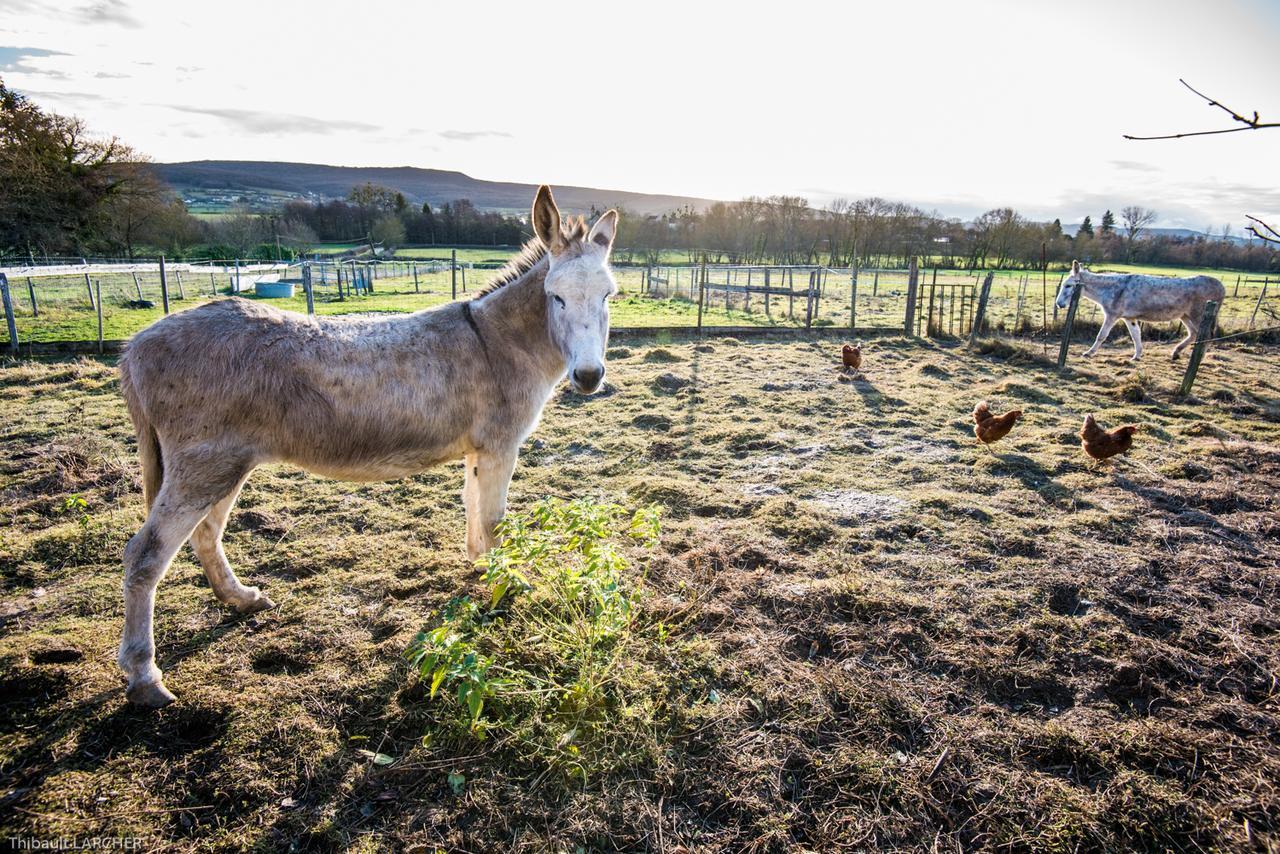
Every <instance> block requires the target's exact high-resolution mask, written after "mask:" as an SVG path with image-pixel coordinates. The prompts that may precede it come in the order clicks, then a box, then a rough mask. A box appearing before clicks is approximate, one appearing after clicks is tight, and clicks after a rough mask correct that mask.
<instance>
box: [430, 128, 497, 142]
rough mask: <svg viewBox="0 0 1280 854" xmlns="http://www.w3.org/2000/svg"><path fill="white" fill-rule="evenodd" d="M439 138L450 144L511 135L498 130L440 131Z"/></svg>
mask: <svg viewBox="0 0 1280 854" xmlns="http://www.w3.org/2000/svg"><path fill="white" fill-rule="evenodd" d="M440 136H442V137H444V138H445V139H447V140H449V141H450V142H475V141H476V140H477V139H484V138H485V137H487V136H488V137H506V138H508V139H510V138H511V134H509V133H506V132H504V131H500V130H442V131H440Z"/></svg>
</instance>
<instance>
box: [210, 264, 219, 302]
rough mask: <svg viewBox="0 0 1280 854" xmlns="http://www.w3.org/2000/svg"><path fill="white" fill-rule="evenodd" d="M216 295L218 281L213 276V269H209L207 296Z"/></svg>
mask: <svg viewBox="0 0 1280 854" xmlns="http://www.w3.org/2000/svg"><path fill="white" fill-rule="evenodd" d="M210 266H212V265H210ZM217 295H218V283H217V282H216V281H215V280H214V278H213V270H210V271H209V296H211V297H216V296H217Z"/></svg>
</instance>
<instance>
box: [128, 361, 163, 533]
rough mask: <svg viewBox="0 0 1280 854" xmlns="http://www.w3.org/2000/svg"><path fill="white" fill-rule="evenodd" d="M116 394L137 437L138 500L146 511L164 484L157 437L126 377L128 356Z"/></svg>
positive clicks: (129, 379) (135, 390)
mask: <svg viewBox="0 0 1280 854" xmlns="http://www.w3.org/2000/svg"><path fill="white" fill-rule="evenodd" d="M120 390H121V391H122V392H124V402H125V405H126V406H127V407H128V409H129V419H130V420H131V421H133V432H134V433H135V435H137V437H138V462H139V463H141V465H142V498H143V500H144V501H145V502H146V505H147V509H148V510H150V509H151V504H152V503H153V502H154V501H155V500H156V495H158V494H159V492H160V486H161V484H162V483H164V460H163V458H162V457H161V453H160V437H159V436H158V435H156V429H155V428H154V427H152V426H151V420H150V419H148V418H147V415H146V413H145V412H144V411H143V409H142V401H140V400H138V390H137V389H136V388H134V385H133V381H132V378H131V377H130V375H129V356H128V352H127V351H126V353H125V356H124V357H123V358H121V359H120Z"/></svg>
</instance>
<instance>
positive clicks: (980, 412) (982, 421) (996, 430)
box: [973, 400, 1022, 445]
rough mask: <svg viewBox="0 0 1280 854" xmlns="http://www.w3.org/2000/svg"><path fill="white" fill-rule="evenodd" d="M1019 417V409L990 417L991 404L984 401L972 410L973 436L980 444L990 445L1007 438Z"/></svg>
mask: <svg viewBox="0 0 1280 854" xmlns="http://www.w3.org/2000/svg"><path fill="white" fill-rule="evenodd" d="M1021 417H1022V410H1021V409H1010V410H1009V411H1008V412H1006V413H1004V414H1003V415H992V414H991V404H989V403H987V402H986V401H985V400H984V401H982V402H981V403H979V404H978V405H977V406H975V407H974V408H973V435H975V436H977V437H978V441H979V442H981V443H982V444H984V445H990V444H991V443H992V442H995V441H997V440H999V439H1003V438H1004V437H1005V436H1008V435H1009V431H1010V430H1012V429H1013V425H1014V424H1016V423H1018V419H1019V418H1021Z"/></svg>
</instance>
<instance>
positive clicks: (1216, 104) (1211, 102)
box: [1178, 77, 1258, 128]
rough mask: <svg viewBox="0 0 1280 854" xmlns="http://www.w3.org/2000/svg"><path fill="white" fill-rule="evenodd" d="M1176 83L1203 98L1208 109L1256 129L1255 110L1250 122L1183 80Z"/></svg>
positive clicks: (1256, 116)
mask: <svg viewBox="0 0 1280 854" xmlns="http://www.w3.org/2000/svg"><path fill="white" fill-rule="evenodd" d="M1178 82H1179V83H1181V84H1182V85H1183V86H1186V87H1187V88H1188V89H1190V90H1191V91H1192V92H1195V93H1196V94H1197V95H1199V96H1200V97H1201V98H1204V99H1205V100H1206V101H1208V102H1209V106H1210V107H1217V108H1218V109H1220V110H1222V111H1223V112H1225V113H1226V114H1227V115H1229V116H1231V118H1233V119H1235V120H1236V121H1238V122H1243V123H1244V124H1246V125H1248V126H1249V127H1251V128H1256V127H1258V111H1257V110H1254V111H1253V119H1252V120H1249V119H1246V118H1245V117H1244V116H1242V115H1240V114H1239V113H1237V112H1236V111H1235V110H1233V109H1231V108H1230V107H1228V106H1227V105H1226V104H1223V103H1222V102H1221V101H1215V100H1214V99H1213V98H1210V97H1209V96H1208V95H1206V94H1204V93H1203V92H1201V91H1199V90H1197V89H1196V88H1195V87H1194V86H1192V85H1191V84H1190V83H1188V82H1187V81H1185V80H1183V79H1182V78H1181V77H1179V78H1178Z"/></svg>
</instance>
